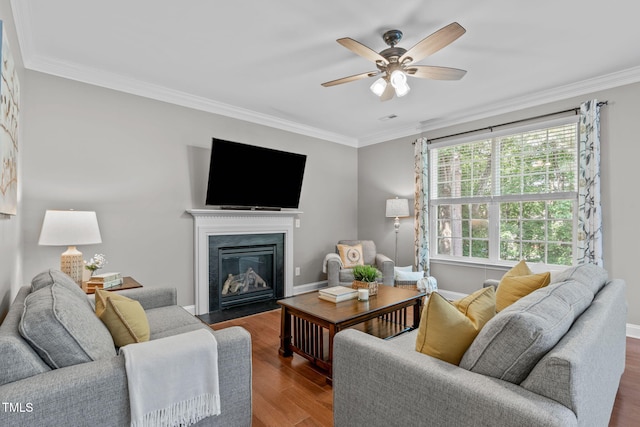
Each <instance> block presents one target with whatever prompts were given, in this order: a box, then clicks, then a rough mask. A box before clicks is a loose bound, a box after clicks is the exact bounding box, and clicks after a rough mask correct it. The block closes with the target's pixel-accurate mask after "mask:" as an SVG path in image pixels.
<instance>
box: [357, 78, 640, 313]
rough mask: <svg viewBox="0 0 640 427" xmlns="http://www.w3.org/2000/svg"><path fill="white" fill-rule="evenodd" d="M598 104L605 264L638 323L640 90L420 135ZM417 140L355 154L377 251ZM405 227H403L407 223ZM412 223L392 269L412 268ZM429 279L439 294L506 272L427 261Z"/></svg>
mask: <svg viewBox="0 0 640 427" xmlns="http://www.w3.org/2000/svg"><path fill="white" fill-rule="evenodd" d="M593 98H597V99H598V100H601V101H605V100H607V101H609V105H608V106H605V107H603V108H602V110H601V139H602V147H601V148H602V152H601V173H602V187H601V193H602V210H603V221H604V224H603V227H604V264H605V268H606V269H607V270H608V271H609V275H610V276H611V277H616V278H621V279H624V280H626V282H627V286H628V288H627V299H628V303H629V316H628V321H629V323H631V324H635V325H640V280H639V278H638V274H637V272H636V266H635V263H636V262H637V253H638V250H637V244H638V242H640V227H638V226H637V216H638V214H637V213H638V212H639V209H640V197H639V196H640V194H639V191H638V185H637V182H638V178H637V177H636V175H637V167H638V166H637V165H638V159H639V158H640V143H639V142H638V136H637V135H638V131H637V129H636V128H637V126H638V117H640V104H639V103H638V99H640V84H633V85H627V86H623V87H619V88H614V89H609V90H603V91H601V92H597V93H593V94H590V95H585V96H581V97H579V98H572V99H567V100H563V101H560V102H554V103H551V104H547V105H543V106H540V107H536V108H531V109H528V110H524V111H519V112H514V113H510V114H504V115H501V116H498V117H493V118H491V119H487V120H482V121H475V122H471V123H466V124H464V125H458V126H452V127H448V128H443V129H438V130H436V131H430V132H426V133H425V134H424V135H422V136H426V137H428V138H435V137H438V136H445V135H450V134H454V133H457V132H463V131H467V130H473V129H478V128H481V127H484V126H489V125H497V124H500V123H506V122H509V121H512V120H518V119H523V118H527V117H534V116H537V115H540V114H546V113H552V112H555V111H561V110H564V109H568V108H573V107H577V106H578V105H579V104H580V102H582V101H584V100H587V99H593ZM419 136H421V135H415V136H413V137H410V138H403V139H400V140H394V141H389V142H385V143H382V144H378V145H373V146H368V147H363V148H360V149H359V150H358V168H359V173H358V185H359V203H358V235H359V236H360V237H363V236H378V240H379V242H380V243H379V245H378V246H380V248H379V250H380V251H384V252H386V253H393V240H392V233H393V225H392V224H391V223H392V221H391V220H389V219H387V218H385V217H384V199H386V198H387V197H389V196H393V195H399V196H405V197H412V191H413V172H412V170H413V148H412V145H411V142H412V141H414V140H415V139H416V138H418V137H419ZM405 222H406V223H407V224H405ZM408 223H412V221H411V220H409V219H407V220H404V221H403V223H402V226H401V232H400V235H399V241H400V242H401V243H399V246H400V245H402V249H401V250H400V249H399V256H398V257H399V259H398V263H399V264H401V265H409V264H412V263H413V255H412V252H411V251H410V250H409V248H407V247H405V245H407V246H408V245H410V244H412V243H411V241H412V233H413V230H412V226H410V225H409V224H408ZM431 270H432V274H433V275H434V276H435V277H436V278H437V280H438V285H439V287H440V288H441V289H447V290H451V291H456V292H464V293H469V292H472V291H473V290H475V289H478V288H479V287H480V286H482V281H483V280H484V279H485V278H500V277H501V276H502V274H503V273H504V271H505V269H504V268H495V267H491V266H484V265H479V266H470V265H460V264H451V263H443V262H437V261H436V262H432V265H431Z"/></svg>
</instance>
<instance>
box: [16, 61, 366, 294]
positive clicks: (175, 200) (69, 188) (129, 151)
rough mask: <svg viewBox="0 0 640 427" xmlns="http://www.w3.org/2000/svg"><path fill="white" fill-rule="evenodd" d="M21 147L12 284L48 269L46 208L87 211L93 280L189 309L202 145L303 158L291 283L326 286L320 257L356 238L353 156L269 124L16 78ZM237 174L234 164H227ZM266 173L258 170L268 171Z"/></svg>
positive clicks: (51, 251) (202, 187)
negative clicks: (147, 290)
mask: <svg viewBox="0 0 640 427" xmlns="http://www.w3.org/2000/svg"><path fill="white" fill-rule="evenodd" d="M24 80H25V81H24V87H25V93H24V95H25V96H24V101H23V118H24V120H23V124H24V125H25V126H24V143H23V145H22V148H23V153H22V155H23V156H22V165H23V171H24V173H23V176H24V180H23V200H22V206H23V208H22V211H23V217H22V224H23V230H24V235H23V238H24V277H25V279H30V278H31V277H32V276H33V275H35V274H37V273H38V272H39V271H41V270H43V269H46V268H49V267H56V268H58V266H59V257H60V253H61V252H62V251H63V250H64V248H60V247H43V246H38V243H37V242H38V237H39V233H40V227H41V225H42V219H43V217H44V212H45V210H46V209H70V208H73V209H76V210H95V211H96V212H97V215H98V221H99V224H100V229H101V232H102V240H103V243H102V244H100V245H92V246H83V247H79V248H78V249H79V250H80V251H82V252H83V254H84V258H85V259H89V258H90V257H91V256H92V255H93V254H94V253H104V254H105V255H106V258H107V260H108V262H109V263H108V265H107V266H106V267H105V270H104V271H120V272H122V273H123V274H125V275H130V276H133V277H134V278H135V279H137V280H138V281H139V282H141V283H142V284H143V285H144V286H149V287H160V286H175V287H177V288H178V303H179V304H181V305H192V304H194V273H193V262H194V253H193V252H194V250H193V218H192V217H191V215H189V214H188V213H186V212H185V210H186V209H191V208H199V207H203V205H204V195H205V191H206V181H207V173H208V164H209V153H210V145H211V138H212V137H213V136H215V137H219V138H223V139H229V140H234V141H238V142H245V143H248V144H254V145H260V146H265V147H270V148H277V149H281V150H287V151H293V152H298V153H302V154H306V155H307V167H306V171H305V177H304V182H303V188H302V195H301V202H300V210H301V211H303V214H301V215H300V217H299V218H300V221H301V227H300V228H296V229H294V266H296V267H300V270H301V275H300V276H298V277H295V278H294V286H296V285H304V284H313V283H315V282H318V281H322V280H325V279H326V276H325V275H323V274H322V261H323V259H324V255H325V254H326V253H327V252H328V251H330V250H332V248H333V247H334V245H335V242H336V241H337V240H339V239H341V238H355V237H356V230H357V187H356V186H355V185H353V183H355V182H356V181H357V167H356V166H355V165H356V162H357V150H356V149H355V148H353V147H347V146H344V145H339V144H335V143H331V142H327V141H323V140H319V139H315V138H311V137H306V136H302V135H298V134H294V133H290V132H284V131H280V130H277V129H273V128H270V127H265V126H261V125H255V124H251V123H247V122H244V121H240V120H235V119H230V118H227V117H223V116H219V115H215V114H210V113H205V112H201V111H196V110H192V109H189V108H184V107H180V106H176V105H171V104H168V103H164V102H159V101H154V100H151V99H147V98H142V97H138V96H134V95H129V94H125V93H121V92H117V91H113V90H109V89H104V88H101V87H97V86H92V85H88V84H84V83H79V82H75V81H71V80H67V79H62V78H58V77H54V76H50V75H46V74H42V73H38V72H34V71H27V73H26V79H24ZM238 167H239V171H241V165H238ZM268 167H269V165H265V168H267V170H268Z"/></svg>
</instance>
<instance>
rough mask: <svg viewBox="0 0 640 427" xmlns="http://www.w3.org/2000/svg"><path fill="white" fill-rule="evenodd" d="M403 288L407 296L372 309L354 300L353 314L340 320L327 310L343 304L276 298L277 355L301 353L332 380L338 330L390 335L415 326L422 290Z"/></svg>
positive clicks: (387, 337) (328, 379)
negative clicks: (279, 311)
mask: <svg viewBox="0 0 640 427" xmlns="http://www.w3.org/2000/svg"><path fill="white" fill-rule="evenodd" d="M403 291H404V292H409V294H408V295H409V298H406V299H405V298H404V297H405V296H406V295H403V294H400V297H403V298H400V299H401V300H398V301H394V302H393V303H392V304H388V305H384V306H381V307H379V308H375V309H368V308H359V307H360V306H359V305H357V303H354V304H353V305H354V307H355V308H354V313H353V315H351V316H346V317H344V318H339V320H336V319H333V318H331V316H330V315H329V316H327V315H326V314H327V311H329V314H333V313H332V311H333V310H334V307H336V308H335V311H336V312H338V311H340V310H341V309H342V310H344V305H343V306H342V307H340V308H338V307H337V306H336V305H333V306H332V305H329V304H331V303H327V302H321V303H320V306H318V305H317V304H314V301H313V300H310V299H308V298H307V301H305V302H306V303H307V304H305V302H302V303H301V304H296V303H295V302H297V301H295V298H296V297H293V298H292V299H284V300H281V301H279V302H278V303H279V304H281V305H282V320H281V321H282V323H281V334H280V341H281V345H280V349H279V352H280V355H282V356H285V357H286V356H291V355H293V353H296V354H298V355H300V356H302V357H304V358H305V359H307V360H309V361H310V362H311V363H313V364H314V365H315V366H317V367H319V368H321V369H322V370H323V371H324V373H325V375H326V376H327V382H328V383H329V384H331V383H332V374H333V372H332V362H333V338H334V336H335V334H337V333H338V332H339V331H341V330H344V329H357V330H360V331H362V332H365V333H367V334H370V335H374V336H376V337H378V338H382V339H389V338H392V337H395V336H398V335H400V334H402V333H404V332H407V331H410V330H413V329H415V328H417V326H418V324H419V321H420V312H421V308H422V299H423V297H424V294H421V293H418V292H415V291H406V290H403ZM395 292H396V291H395V290H391V291H388V292H387V293H388V294H391V293H394V297H398V295H397V293H395ZM315 298H316V299H317V296H316V297H315ZM288 300H289V301H288ZM341 304H342V303H341ZM362 307H365V306H364V305H363V306H362ZM336 317H339V316H337V315H336ZM327 318H331V319H327Z"/></svg>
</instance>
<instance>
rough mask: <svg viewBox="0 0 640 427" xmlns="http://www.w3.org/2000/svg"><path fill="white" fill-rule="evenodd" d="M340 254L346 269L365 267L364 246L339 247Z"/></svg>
mask: <svg viewBox="0 0 640 427" xmlns="http://www.w3.org/2000/svg"><path fill="white" fill-rule="evenodd" d="M338 253H339V254H340V259H341V260H342V265H343V266H344V267H345V268H350V267H354V266H356V265H364V259H363V257H362V245H361V244H360V243H358V244H357V245H353V246H349V245H338Z"/></svg>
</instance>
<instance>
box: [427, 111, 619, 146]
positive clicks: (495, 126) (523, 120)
mask: <svg viewBox="0 0 640 427" xmlns="http://www.w3.org/2000/svg"><path fill="white" fill-rule="evenodd" d="M608 104H609V101H601V102H598V107H601V106H603V105H608ZM579 111H580V107H575V108H570V109H568V110H562V111H556V112H555V113H548V114H542V115H540V116H535V117H529V118H526V119H520V120H514V121H512V122H507V123H501V124H499V125H494V126H487V127H483V128H479V129H474V130H468V131H465V132H458V133H454V134H451V135H447V136H439V137H437V138H427V144H431V143H432V142H434V141H438V140H440V139H446V138H453V137H455V136H462V135H467V134H469V133H474V132H481V131H486V130H488V131H491V132H493V129H494V128H498V127H502V126H509V125H515V124H518V123H522V122H528V121H531V120H537V119H544V118H546V117H551V116H557V115H558V114H565V113H571V112H573V113H574V114H578V112H579Z"/></svg>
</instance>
